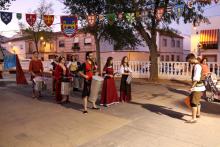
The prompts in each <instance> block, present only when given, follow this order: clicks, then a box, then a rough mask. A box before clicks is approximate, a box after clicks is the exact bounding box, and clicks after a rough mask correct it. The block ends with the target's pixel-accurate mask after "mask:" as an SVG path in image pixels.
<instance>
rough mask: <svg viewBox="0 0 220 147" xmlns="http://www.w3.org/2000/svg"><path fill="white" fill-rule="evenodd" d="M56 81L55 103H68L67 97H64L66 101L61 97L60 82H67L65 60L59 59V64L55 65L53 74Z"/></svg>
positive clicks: (67, 72)
mask: <svg viewBox="0 0 220 147" xmlns="http://www.w3.org/2000/svg"><path fill="white" fill-rule="evenodd" d="M54 76H55V79H56V101H57V103H59V104H60V103H63V102H69V95H67V96H66V100H63V96H62V95H61V82H62V81H63V80H67V79H68V76H69V70H68V68H67V67H66V65H65V58H64V57H59V64H57V66H56V68H55V72H54Z"/></svg>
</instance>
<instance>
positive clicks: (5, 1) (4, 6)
mask: <svg viewBox="0 0 220 147" xmlns="http://www.w3.org/2000/svg"><path fill="white" fill-rule="evenodd" d="M12 1H15V0H1V1H0V10H8V7H10V5H11V2H12Z"/></svg>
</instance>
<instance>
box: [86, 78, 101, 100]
mask: <svg viewBox="0 0 220 147" xmlns="http://www.w3.org/2000/svg"><path fill="white" fill-rule="evenodd" d="M103 81H104V79H103V78H102V77H100V76H93V77H92V84H91V91H90V95H89V100H90V101H92V102H96V100H97V98H98V95H99V91H100V90H101V87H102V83H103Z"/></svg>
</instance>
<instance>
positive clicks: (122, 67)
mask: <svg viewBox="0 0 220 147" xmlns="http://www.w3.org/2000/svg"><path fill="white" fill-rule="evenodd" d="M125 70H126V71H129V72H130V73H132V70H131V68H130V67H128V66H123V65H121V68H120V74H123V73H125V72H124V71H125Z"/></svg>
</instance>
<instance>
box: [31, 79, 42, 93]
mask: <svg viewBox="0 0 220 147" xmlns="http://www.w3.org/2000/svg"><path fill="white" fill-rule="evenodd" d="M33 81H34V90H35V91H42V90H43V84H44V83H43V79H42V77H35V78H34V79H33Z"/></svg>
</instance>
